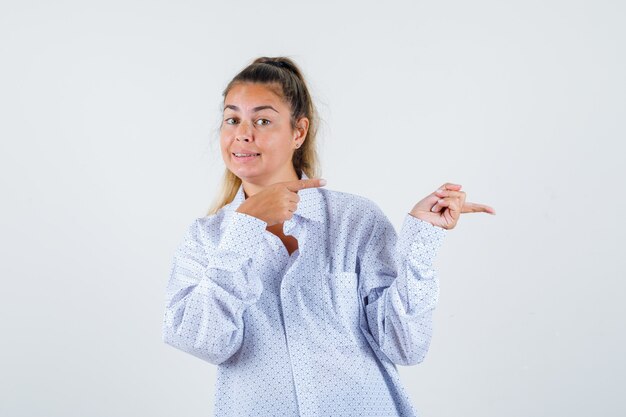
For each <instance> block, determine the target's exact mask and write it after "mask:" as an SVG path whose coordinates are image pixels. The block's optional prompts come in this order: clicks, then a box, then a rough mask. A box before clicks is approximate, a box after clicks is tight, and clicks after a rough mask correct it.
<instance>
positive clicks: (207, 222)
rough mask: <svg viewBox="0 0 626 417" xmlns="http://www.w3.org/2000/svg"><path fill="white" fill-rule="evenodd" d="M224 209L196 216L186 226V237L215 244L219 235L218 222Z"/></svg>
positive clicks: (220, 220) (219, 222) (222, 216)
mask: <svg viewBox="0 0 626 417" xmlns="http://www.w3.org/2000/svg"><path fill="white" fill-rule="evenodd" d="M224 214H225V211H224V210H221V209H220V210H218V211H217V212H216V213H214V214H208V215H206V216H202V217H196V218H195V219H193V220H192V221H191V222H190V224H189V225H188V226H187V231H186V233H187V237H189V238H191V239H193V240H195V241H198V242H203V243H207V242H213V243H215V244H217V242H218V241H219V235H220V224H221V222H222V219H223V218H224Z"/></svg>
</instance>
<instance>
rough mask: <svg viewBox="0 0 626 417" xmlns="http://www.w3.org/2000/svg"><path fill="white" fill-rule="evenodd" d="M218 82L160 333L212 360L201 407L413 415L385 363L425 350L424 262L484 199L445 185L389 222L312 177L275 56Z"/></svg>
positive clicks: (429, 298) (303, 97) (293, 84)
mask: <svg viewBox="0 0 626 417" xmlns="http://www.w3.org/2000/svg"><path fill="white" fill-rule="evenodd" d="M223 96H224V111H223V121H222V126H221V138H220V143H221V150H222V157H223V159H224V163H225V165H226V170H225V177H224V182H223V189H222V193H221V195H220V196H219V198H218V200H217V202H216V204H215V206H214V207H213V209H212V210H211V211H210V212H209V213H208V215H207V216H205V217H201V218H197V219H195V221H193V222H192V224H191V225H190V226H189V228H188V230H187V231H186V234H185V236H184V238H183V239H182V241H181V243H180V244H179V247H178V249H177V251H176V253H175V255H174V259H173V263H172V269H171V273H170V277H169V282H168V284H167V289H166V308H165V316H164V322H163V340H164V342H165V343H167V344H169V345H171V346H174V347H176V348H177V349H180V350H182V351H184V352H187V353H189V354H192V355H194V356H196V357H198V358H201V359H203V360H205V361H208V362H211V363H213V364H217V365H218V369H217V371H218V373H217V384H216V391H215V406H214V408H215V415H216V416H237V417H243V416H375V417H384V416H416V415H417V412H416V410H415V409H414V408H413V406H412V404H411V401H410V399H409V397H408V396H407V393H406V392H405V390H404V388H403V387H402V384H401V383H400V380H399V377H398V372H397V369H396V364H398V365H413V364H417V363H420V362H421V361H422V360H423V359H424V356H425V355H426V352H427V351H428V347H429V344H430V339H431V322H432V312H433V309H434V308H435V307H436V304H437V299H438V293H439V284H438V277H437V275H436V274H435V270H434V269H433V267H432V263H433V260H434V258H435V255H436V253H437V251H438V248H439V247H440V245H441V243H442V240H443V238H444V236H445V234H446V233H447V230H449V229H452V228H454V227H455V226H456V223H457V221H458V219H459V217H460V214H461V213H468V212H487V213H491V214H495V212H494V210H493V209H492V208H491V207H488V206H485V205H482V204H473V203H469V202H466V201H465V197H466V194H465V192H463V191H461V186H460V185H458V184H452V183H445V184H443V185H442V186H441V187H440V188H439V189H438V190H436V191H435V192H433V193H432V194H430V195H428V196H426V197H425V198H424V199H422V200H421V201H419V202H418V203H417V204H416V205H415V206H414V207H413V208H412V210H411V211H410V213H407V215H406V218H405V220H404V223H403V225H402V229H401V231H400V233H399V235H396V232H395V230H394V228H393V226H392V224H391V223H390V222H389V220H388V219H387V217H386V216H385V214H384V213H383V212H382V211H381V210H380V208H379V207H378V205H376V204H375V203H374V202H372V201H371V200H369V199H367V198H365V197H362V196H358V195H354V194H350V193H346V192H339V191H334V190H330V189H328V188H323V186H324V185H325V181H324V180H322V179H319V178H317V177H318V161H317V154H316V149H315V146H316V145H315V138H316V137H315V135H316V128H317V115H316V111H315V107H314V105H313V102H312V101H311V96H310V94H309V91H308V88H307V86H306V83H305V81H304V78H303V76H302V73H301V71H300V70H299V69H298V67H297V66H296V64H295V63H294V62H293V61H292V60H291V59H289V58H285V57H277V58H268V57H262V58H258V59H256V60H255V61H254V62H253V63H252V64H250V65H249V66H248V67H246V68H245V69H243V70H242V71H241V72H240V73H239V74H238V75H236V76H235V78H234V79H233V80H232V81H231V82H230V83H229V84H228V86H227V87H226V89H225V91H224V93H223Z"/></svg>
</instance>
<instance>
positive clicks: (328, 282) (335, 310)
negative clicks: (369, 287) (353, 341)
mask: <svg viewBox="0 0 626 417" xmlns="http://www.w3.org/2000/svg"><path fill="white" fill-rule="evenodd" d="M358 281H359V279H358V274H357V273H356V272H349V271H345V272H328V273H326V274H324V279H323V282H322V294H323V297H322V299H323V306H322V308H323V309H324V313H325V314H324V315H325V317H326V321H327V323H328V324H329V325H331V326H332V327H334V328H335V330H336V331H338V332H339V333H344V332H346V331H348V332H349V333H352V332H353V331H354V330H358V328H359V311H360V304H359V293H358Z"/></svg>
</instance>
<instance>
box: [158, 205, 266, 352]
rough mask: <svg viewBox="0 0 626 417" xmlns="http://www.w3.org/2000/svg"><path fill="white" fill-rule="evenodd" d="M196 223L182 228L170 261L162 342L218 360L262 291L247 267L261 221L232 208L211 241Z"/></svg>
mask: <svg viewBox="0 0 626 417" xmlns="http://www.w3.org/2000/svg"><path fill="white" fill-rule="evenodd" d="M201 222H202V220H201V219H196V220H195V221H194V222H193V223H192V224H191V226H190V227H189V228H188V229H187V231H186V233H185V236H184V238H183V240H182V242H181V243H180V244H179V246H178V248H177V249H176V252H175V255H174V258H173V261H172V267H171V272H170V277H169V281H168V283H167V287H166V300H165V315H164V318H163V341H164V342H165V343H167V344H169V345H171V346H173V347H175V348H177V349H180V350H182V351H184V352H187V353H190V354H192V355H194V356H196V357H198V358H200V359H203V360H205V361H208V362H211V363H213V364H219V363H222V362H224V361H225V360H227V359H228V358H229V357H231V356H232V355H233V354H234V353H235V352H236V351H237V350H238V349H239V348H240V346H241V343H242V340H243V331H244V322H243V313H244V311H245V309H246V308H248V307H249V306H250V305H252V304H254V303H255V302H256V301H257V300H258V299H259V297H260V295H261V292H262V291H263V284H262V282H261V279H260V277H258V276H255V275H254V274H250V273H249V271H250V270H251V264H252V262H253V258H254V255H255V253H256V252H257V250H258V249H259V246H260V245H261V241H262V239H263V233H264V231H265V228H266V226H267V223H265V222H264V221H262V220H260V219H258V218H256V217H253V216H249V215H247V214H244V213H239V212H236V211H233V212H232V216H231V217H230V218H229V219H228V222H227V224H225V227H224V230H223V231H222V233H221V236H220V238H219V243H218V244H217V245H214V244H211V243H210V240H209V239H208V238H206V237H205V235H204V234H205V233H209V232H208V231H207V230H205V229H204V228H203V225H202V223H201ZM203 237H204V238H203Z"/></svg>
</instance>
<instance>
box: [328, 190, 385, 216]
mask: <svg viewBox="0 0 626 417" xmlns="http://www.w3.org/2000/svg"><path fill="white" fill-rule="evenodd" d="M318 190H319V191H320V192H321V193H322V194H323V195H324V196H326V197H327V198H326V200H327V202H328V204H329V205H330V207H329V212H330V213H342V214H344V215H348V216H349V217H353V216H354V217H359V218H362V219H364V220H366V221H379V220H383V219H385V220H386V219H387V216H386V215H385V213H384V212H383V211H382V209H381V208H380V206H379V205H378V204H377V203H376V202H374V201H373V200H371V199H370V198H368V197H365V196H362V195H359V194H354V193H349V192H346V191H338V190H333V189H329V188H318Z"/></svg>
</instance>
